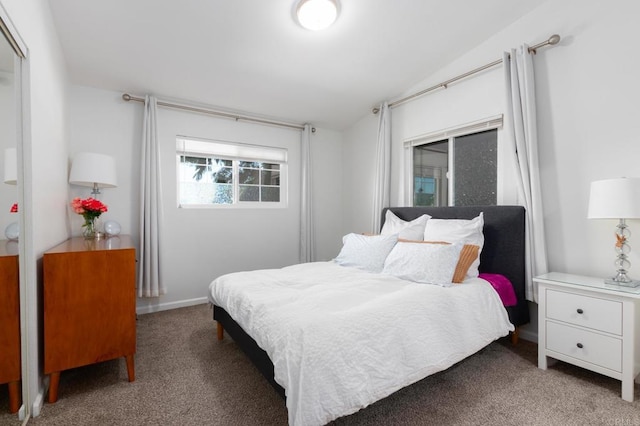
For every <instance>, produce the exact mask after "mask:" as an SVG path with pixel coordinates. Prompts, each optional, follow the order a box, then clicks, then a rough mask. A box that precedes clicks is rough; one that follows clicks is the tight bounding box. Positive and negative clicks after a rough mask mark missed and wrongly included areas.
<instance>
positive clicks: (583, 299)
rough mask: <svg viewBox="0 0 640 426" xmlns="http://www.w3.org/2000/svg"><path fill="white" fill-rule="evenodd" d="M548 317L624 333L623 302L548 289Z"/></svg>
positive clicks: (605, 330) (600, 329)
mask: <svg viewBox="0 0 640 426" xmlns="http://www.w3.org/2000/svg"><path fill="white" fill-rule="evenodd" d="M546 302H547V312H546V317H547V318H551V319H555V320H558V321H563V322H567V323H570V324H574V325H579V326H582V327H588V328H591V329H594V330H598V331H604V332H607V333H613V334H617V335H619V336H621V335H622V303H620V302H617V301H614V300H605V299H600V298H597V297H589V296H581V295H579V294H572V293H565V292H563V291H556V290H550V289H548V290H547V292H546Z"/></svg>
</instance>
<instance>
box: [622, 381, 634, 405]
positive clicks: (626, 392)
mask: <svg viewBox="0 0 640 426" xmlns="http://www.w3.org/2000/svg"><path fill="white" fill-rule="evenodd" d="M633 387H634V381H633V379H622V399H624V400H625V401H629V402H633Z"/></svg>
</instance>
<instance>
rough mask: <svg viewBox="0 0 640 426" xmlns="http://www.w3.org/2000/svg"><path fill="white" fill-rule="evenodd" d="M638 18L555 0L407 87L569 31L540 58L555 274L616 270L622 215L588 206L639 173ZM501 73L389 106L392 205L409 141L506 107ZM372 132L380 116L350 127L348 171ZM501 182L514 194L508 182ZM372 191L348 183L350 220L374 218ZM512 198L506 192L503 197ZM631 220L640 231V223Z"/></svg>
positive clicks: (636, 266) (370, 143) (611, 5)
mask: <svg viewBox="0 0 640 426" xmlns="http://www.w3.org/2000/svg"><path fill="white" fill-rule="evenodd" d="M638 18H640V3H639V2H636V1H634V0H614V1H609V2H606V3H605V2H597V1H589V2H584V1H580V0H553V1H549V2H547V3H545V4H544V5H542V6H541V7H540V8H538V9H536V10H534V11H533V12H532V13H530V14H529V15H527V16H525V17H524V18H522V19H521V20H520V21H518V22H516V23H515V24H513V25H511V26H510V27H508V28H506V29H504V30H503V31H501V32H500V33H498V34H496V35H495V36H494V37H492V38H491V39H489V40H487V41H485V42H483V43H482V44H480V45H479V46H478V47H477V48H476V49H474V50H472V51H470V52H468V53H467V54H465V55H464V56H462V57H461V58H459V59H458V60H456V61H455V62H453V63H452V64H450V65H449V66H447V67H446V68H444V69H442V70H441V71H440V72H438V73H436V74H435V75H433V76H430V77H429V78H428V79H426V80H425V81H423V82H421V83H420V84H418V85H416V86H415V87H413V88H410V89H408V90H407V94H408V93H413V92H415V91H417V90H418V89H422V88H425V87H429V86H431V85H434V84H437V83H439V82H441V81H443V80H446V79H448V78H451V77H454V76H456V75H458V74H461V73H463V72H466V71H468V70H470V69H473V68H476V67H479V66H481V65H484V64H486V63H489V62H492V61H494V60H496V59H499V58H500V57H501V56H502V52H503V51H505V50H509V49H510V48H513V47H517V46H518V45H519V44H521V43H524V42H526V43H531V44H535V43H537V42H540V41H543V40H545V39H547V38H548V37H549V36H550V35H551V34H554V33H558V34H560V35H561V36H562V41H561V43H560V44H559V45H558V46H556V47H552V48H545V49H542V50H541V51H540V52H539V53H538V55H537V56H536V58H535V71H536V84H537V87H536V96H537V114H538V130H539V144H540V145H539V146H540V152H539V154H540V169H541V174H542V185H543V189H544V193H543V202H544V215H545V225H546V237H547V247H548V255H549V256H548V257H549V268H550V270H554V271H560V272H569V273H576V274H584V275H594V276H600V277H605V276H609V275H611V274H612V273H613V270H614V268H613V259H614V256H615V254H614V252H613V244H614V239H613V232H614V227H615V221H594V220H591V221H590V220H587V219H586V214H587V203H588V194H589V184H590V182H591V181H593V180H597V179H604V178H610V177H620V176H640V166H638V158H640V143H638V141H637V138H638V136H637V135H638V134H639V133H640V132H639V130H640V120H638V117H640V104H638V102H637V99H638V98H640V80H639V79H638V78H637V75H636V74H637V72H636V71H637V69H638V67H639V66H640V56H638V55H635V54H633V50H634V46H633V41H634V40H638V39H639V38H640V27H639V26H638V25H637V20H638ZM502 73H503V69H502V67H498V68H497V69H494V70H491V71H487V72H484V73H482V74H480V75H477V76H474V77H471V78H469V79H467V80H465V81H462V82H459V83H456V84H454V85H452V86H450V88H449V89H447V90H441V91H439V92H437V93H433V94H430V95H426V96H424V97H422V98H420V99H418V100H416V101H413V102H410V103H408V104H405V105H404V106H400V107H398V108H395V109H393V110H392V132H393V133H392V137H393V153H392V157H393V161H392V175H393V181H392V188H393V189H394V191H393V194H392V203H394V204H399V203H400V202H401V190H400V187H401V181H402V177H403V171H402V166H401V164H402V162H401V159H402V155H401V154H402V152H401V150H402V148H401V143H402V140H403V139H404V138H409V137H411V136H414V135H416V134H420V133H423V132H427V131H429V130H437V129H444V128H447V127H450V126H451V125H454V124H462V123H465V122H468V121H472V120H475V119H481V118H484V117H486V116H490V115H493V114H497V113H504V96H505V95H504V90H503V89H502V88H501V87H502V85H501V82H502ZM399 97H401V96H399ZM375 132H376V130H375V120H374V119H372V117H371V116H370V115H367V116H365V117H364V118H363V119H362V120H361V121H360V122H359V123H357V124H355V125H354V126H353V127H352V128H351V129H349V130H348V131H347V132H346V133H345V149H344V152H345V157H344V160H343V161H344V164H345V170H347V169H346V165H348V164H351V163H352V162H355V161H358V160H359V158H360V154H361V153H362V152H373V151H375ZM499 141H500V140H499ZM499 143H500V142H499ZM373 170H374V165H373V161H370V160H367V162H366V164H362V165H361V166H360V169H359V170H358V171H357V173H358V174H362V175H363V176H372V174H373ZM354 174H355V173H354ZM368 182H371V180H369V181H368ZM503 184H504V188H503V189H505V192H506V193H507V194H513V192H512V190H513V189H512V188H510V187H509V184H508V179H503ZM510 191H511V192H510ZM370 192H371V191H367V192H364V193H363V192H361V191H358V190H357V188H353V187H349V188H348V192H347V191H346V192H345V211H346V213H345V217H348V218H349V220H348V221H345V225H347V226H355V225H356V224H359V223H364V222H368V221H369V220H370V219H369V216H370V206H371V205H372V197H371V195H370ZM509 200H510V196H509V195H508V196H507V197H506V198H505V199H504V201H505V202H509ZM363 205H366V206H368V208H369V209H367V208H363ZM629 224H630V226H631V229H632V232H635V234H636V235H640V221H630V222H629ZM346 230H347V229H345V231H346ZM639 238H640V237H639ZM633 241H634V237H632V239H631V244H632V245H633ZM631 261H632V268H631V271H630V272H631V275H632V276H633V277H640V250H636V251H635V252H633V253H632V256H631ZM535 330H536V328H535V324H533V327H531V331H532V332H534V333H535Z"/></svg>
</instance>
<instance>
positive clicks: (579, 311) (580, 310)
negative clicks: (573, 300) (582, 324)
mask: <svg viewBox="0 0 640 426" xmlns="http://www.w3.org/2000/svg"><path fill="white" fill-rule="evenodd" d="M576 312H577V313H579V314H582V313H584V311H583V310H582V309H580V308H578V310H577V311H576Z"/></svg>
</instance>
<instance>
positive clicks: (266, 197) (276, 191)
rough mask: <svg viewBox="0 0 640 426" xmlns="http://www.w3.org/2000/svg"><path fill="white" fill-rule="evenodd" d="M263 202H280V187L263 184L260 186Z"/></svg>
mask: <svg viewBox="0 0 640 426" xmlns="http://www.w3.org/2000/svg"><path fill="white" fill-rule="evenodd" d="M260 190H261V193H262V194H261V195H262V200H261V201H263V202H276V203H277V202H279V201H280V188H279V187H273V186H263V187H262V188H260Z"/></svg>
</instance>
